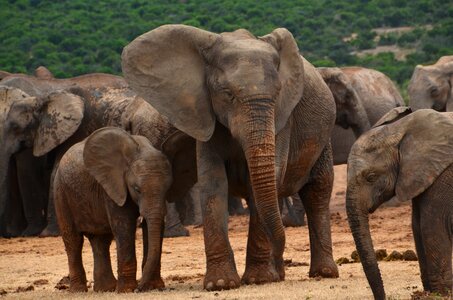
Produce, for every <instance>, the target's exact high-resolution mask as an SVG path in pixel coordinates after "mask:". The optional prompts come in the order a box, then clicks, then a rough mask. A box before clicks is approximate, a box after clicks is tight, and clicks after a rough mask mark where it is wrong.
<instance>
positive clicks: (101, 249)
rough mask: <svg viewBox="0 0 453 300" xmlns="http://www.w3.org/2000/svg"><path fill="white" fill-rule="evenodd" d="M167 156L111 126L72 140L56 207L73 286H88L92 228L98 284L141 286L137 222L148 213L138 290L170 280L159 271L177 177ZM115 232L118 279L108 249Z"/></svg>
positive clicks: (125, 288)
mask: <svg viewBox="0 0 453 300" xmlns="http://www.w3.org/2000/svg"><path fill="white" fill-rule="evenodd" d="M171 178H172V176H171V166H170V163H169V162H168V160H167V158H166V156H164V155H163V154H162V153H161V152H160V151H158V150H156V149H154V148H153V147H152V146H151V144H150V142H149V141H148V140H147V139H146V138H144V137H142V136H136V135H129V134H128V133H127V132H126V131H124V130H122V129H119V128H114V127H106V128H102V129H99V130H97V131H95V132H94V133H93V134H92V135H91V136H89V137H88V138H87V139H86V140H84V141H82V142H80V143H78V144H75V145H74V146H72V147H71V148H70V149H69V150H68V151H67V152H66V153H65V155H64V156H63V158H62V159H61V162H60V165H59V167H58V169H57V173H56V175H55V185H54V197H55V198H54V199H55V210H56V215H57V220H58V225H59V226H60V230H61V235H62V237H63V241H64V244H65V248H66V253H67V255H68V263H69V278H70V291H71V292H84V291H87V286H86V276H85V271H84V268H83V265H82V244H83V236H84V235H85V236H86V237H88V239H89V240H90V244H91V247H92V249H93V255H94V272H93V273H94V287H93V288H94V290H95V291H112V290H115V288H116V291H117V292H131V291H134V290H135V289H136V288H137V281H136V271H137V261H136V257H135V229H136V220H137V217H138V216H139V215H141V216H142V217H143V220H144V224H143V242H144V251H143V253H144V254H143V255H144V259H143V265H142V267H143V276H142V279H141V281H140V283H139V285H138V290H140V291H143V290H148V289H153V288H162V287H164V282H163V281H162V278H161V276H160V257H161V249H162V230H163V224H164V217H165V195H166V193H167V190H168V188H169V186H170V184H171ZM113 238H115V241H116V246H117V256H118V281H116V279H115V277H114V276H113V272H112V267H111V262H110V253H109V248H110V244H111V242H112V239H113Z"/></svg>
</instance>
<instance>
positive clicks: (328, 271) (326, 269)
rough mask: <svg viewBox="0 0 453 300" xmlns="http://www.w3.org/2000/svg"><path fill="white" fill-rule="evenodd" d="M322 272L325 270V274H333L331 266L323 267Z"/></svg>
mask: <svg viewBox="0 0 453 300" xmlns="http://www.w3.org/2000/svg"><path fill="white" fill-rule="evenodd" d="M322 272H323V273H324V274H331V273H332V270H330V269H329V268H323V269H322Z"/></svg>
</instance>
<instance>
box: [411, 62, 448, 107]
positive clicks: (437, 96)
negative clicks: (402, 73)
mask: <svg viewBox="0 0 453 300" xmlns="http://www.w3.org/2000/svg"><path fill="white" fill-rule="evenodd" d="M452 87H453V56H443V57H441V58H440V59H439V60H438V61H437V62H436V63H435V64H433V65H428V66H422V65H418V66H416V67H415V70H414V73H413V74H412V78H411V81H410V82H409V86H408V94H409V106H410V107H411V108H412V110H414V111H415V110H417V109H421V108H432V109H434V110H437V111H441V112H445V111H453V88H452Z"/></svg>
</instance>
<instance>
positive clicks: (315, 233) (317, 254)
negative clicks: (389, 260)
mask: <svg viewBox="0 0 453 300" xmlns="http://www.w3.org/2000/svg"><path fill="white" fill-rule="evenodd" d="M332 186H333V165H332V151H331V148H330V145H328V146H327V147H326V148H325V149H324V150H323V152H322V153H321V155H320V157H319V158H318V161H317V162H316V163H315V165H314V167H313V169H312V171H311V176H310V180H309V182H308V183H307V184H306V185H305V186H304V187H303V188H302V189H301V190H300V191H299V196H300V198H301V200H302V203H303V205H304V207H305V210H306V213H307V221H308V230H309V235H310V254H311V263H310V271H309V276H310V277H316V276H321V277H329V278H331V277H338V267H337V265H336V264H335V262H334V260H333V256H332V237H331V231H330V210H329V203H330V195H331V193H332Z"/></svg>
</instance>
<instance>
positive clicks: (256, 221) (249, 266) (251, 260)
mask: <svg viewBox="0 0 453 300" xmlns="http://www.w3.org/2000/svg"><path fill="white" fill-rule="evenodd" d="M247 205H248V207H249V211H250V223H249V235H248V241H247V258H246V266H245V272H244V275H243V276H242V282H243V283H245V284H264V283H268V282H274V281H279V280H283V279H284V276H285V275H284V274H285V273H284V270H280V272H278V271H277V269H276V266H275V263H274V261H273V259H272V258H271V249H272V248H271V244H270V242H269V238H268V236H267V234H266V231H265V229H264V227H263V224H262V222H261V220H260V218H259V216H258V213H257V210H256V207H255V203H254V201H253V199H249V200H248V201H247ZM280 268H284V266H283V265H281V266H280ZM281 271H283V272H281Z"/></svg>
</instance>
